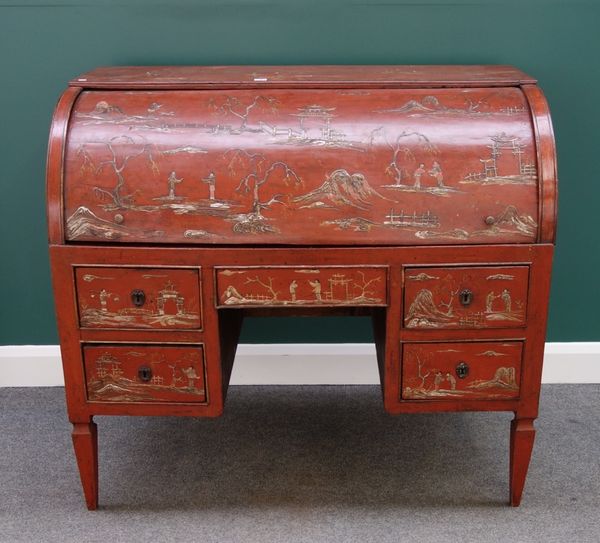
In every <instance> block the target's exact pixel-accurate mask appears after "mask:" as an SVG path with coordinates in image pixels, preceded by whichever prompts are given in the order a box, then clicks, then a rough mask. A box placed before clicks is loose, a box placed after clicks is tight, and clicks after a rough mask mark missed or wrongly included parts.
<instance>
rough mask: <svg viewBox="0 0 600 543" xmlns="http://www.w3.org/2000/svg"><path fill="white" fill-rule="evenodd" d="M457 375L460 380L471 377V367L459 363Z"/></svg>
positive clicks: (464, 363)
mask: <svg viewBox="0 0 600 543" xmlns="http://www.w3.org/2000/svg"><path fill="white" fill-rule="evenodd" d="M456 375H457V376H458V378H459V379H464V378H465V377H466V376H467V375H469V365H468V364H467V363H466V362H459V363H458V364H457V366H456Z"/></svg>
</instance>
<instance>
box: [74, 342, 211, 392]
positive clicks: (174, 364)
mask: <svg viewBox="0 0 600 543" xmlns="http://www.w3.org/2000/svg"><path fill="white" fill-rule="evenodd" d="M83 359H84V365H85V376H86V387H87V398H88V401H91V402H126V403H130V402H186V403H187V402H206V400H207V395H206V389H205V374H204V352H203V348H202V346H201V345H185V346H182V345H176V346H174V345H121V344H119V345H105V344H102V345H97V344H94V345H85V346H84V347H83Z"/></svg>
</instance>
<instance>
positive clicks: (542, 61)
mask: <svg viewBox="0 0 600 543" xmlns="http://www.w3.org/2000/svg"><path fill="white" fill-rule="evenodd" d="M599 23H600V2H597V1H587V2H585V1H567V0H565V1H550V0H547V1H543V0H537V1H536V0H512V1H510V0H503V1H500V0H498V1H494V0H466V1H460V2H456V1H454V2H451V1H448V0H446V1H444V0H437V1H423V2H415V1H414V0H413V1H409V0H379V1H377V0H345V1H344V0H320V1H307V0H304V1H301V0H296V1H293V0H273V1H265V0H224V1H219V0H197V1H195V2H194V1H192V0H187V1H184V0H179V1H173V2H166V1H164V0H163V1H152V0H150V1H145V2H144V1H142V0H121V1H115V0H112V1H111V0H96V1H93V0H89V1H78V0H71V1H69V0H66V1H62V2H60V3H56V2H48V1H44V0H38V1H35V2H34V1H30V0H21V1H16V0H15V1H13V2H6V1H4V0H0V78H1V79H0V83H1V84H0V107H1V108H2V114H1V116H0V135H1V139H0V142H1V145H0V154H1V160H0V171H1V177H0V183H1V193H0V240H1V249H2V250H1V252H0V255H1V256H0V302H1V303H0V344H48V343H56V342H57V334H56V329H55V321H54V309H53V302H52V296H51V290H50V280H49V268H48V258H47V246H46V223H45V207H44V205H45V204H44V165H45V155H46V142H47V132H48V126H49V123H50V117H51V113H52V109H53V107H54V104H55V101H56V99H57V98H58V96H59V94H60V93H61V91H62V90H63V88H64V87H65V83H66V82H67V81H68V80H69V79H70V78H72V77H74V76H75V75H77V74H78V73H80V72H83V71H86V70H89V69H90V68H93V67H95V66H97V65H118V64H121V65H122V64H249V63H253V64H261V63H264V64H336V63H339V64H361V63H364V64H382V63H384V64H385V63H389V64H396V63H397V64H444V63H449V64H452V63H453V64H475V63H481V64H486V63H489V64H514V65H516V66H518V67H519V68H521V69H523V70H524V71H526V72H529V73H531V74H532V75H534V76H536V77H537V78H539V80H540V83H541V85H542V87H543V89H544V91H545V92H546V95H547V97H548V99H549V101H550V105H551V108H552V111H553V117H554V126H555V132H556V138H557V144H558V154H559V174H560V179H561V185H560V221H559V236H558V249H557V255H556V267H555V272H554V277H553V287H552V301H551V315H550V325H549V340H551V341H594V340H595V341H600V325H599V320H598V317H597V312H598V309H597V308H598V307H600V288H598V272H599V270H600V266H599V264H600V225H599V222H598V216H599V215H600V211H599V209H598V207H599V204H600V175H599V174H598V156H597V155H596V153H597V152H598V130H597V126H598V124H599V121H600V98H598V96H597V94H598V89H599V88H600V67H599V61H598V55H599V53H600V31H599V29H598V26H599ZM370 339H371V332H370V327H369V323H368V320H367V319H351V318H345V319H343V320H342V319H268V320H264V319H256V320H250V321H249V322H248V323H247V325H246V326H245V329H244V334H243V338H242V341H245V342H262V341H281V342H295V341H298V342H304V341H306V342H329V341H370Z"/></svg>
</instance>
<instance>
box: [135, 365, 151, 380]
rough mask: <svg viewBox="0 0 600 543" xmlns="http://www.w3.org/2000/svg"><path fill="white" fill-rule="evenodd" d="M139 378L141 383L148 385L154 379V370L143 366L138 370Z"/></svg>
mask: <svg viewBox="0 0 600 543" xmlns="http://www.w3.org/2000/svg"><path fill="white" fill-rule="evenodd" d="M138 377H139V379H140V381H144V383H147V382H148V381H150V379H152V368H149V367H148V366H141V367H140V368H139V369H138Z"/></svg>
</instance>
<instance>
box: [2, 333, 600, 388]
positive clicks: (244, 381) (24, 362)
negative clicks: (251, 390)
mask: <svg viewBox="0 0 600 543" xmlns="http://www.w3.org/2000/svg"><path fill="white" fill-rule="evenodd" d="M542 381H543V382H544V383H600V342H573V343H547V344H546V352H545V357H544V373H543V377H542ZM231 383H232V384H234V385H316V384H331V385H345V384H353V385H360V384H376V383H379V375H378V372H377V364H376V362H375V346H374V345H372V344H369V343H332V344H329V343H327V344H325V343H313V344H304V343H293V344H257V345H254V344H242V345H240V346H239V348H238V352H237V355H236V359H235V364H234V367H233V375H232V377H231ZM63 384H64V382H63V375H62V366H61V362H60V350H59V348H58V346H57V345H8V346H0V387H27V386H62V385H63Z"/></svg>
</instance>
